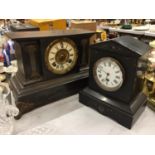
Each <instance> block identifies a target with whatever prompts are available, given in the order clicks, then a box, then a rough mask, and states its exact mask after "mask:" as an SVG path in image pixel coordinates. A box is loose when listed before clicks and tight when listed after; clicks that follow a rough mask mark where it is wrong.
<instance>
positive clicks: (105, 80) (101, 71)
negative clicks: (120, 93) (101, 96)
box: [93, 57, 124, 91]
mask: <svg viewBox="0 0 155 155" xmlns="http://www.w3.org/2000/svg"><path fill="white" fill-rule="evenodd" d="M93 74H94V78H95V81H96V83H97V84H98V86H99V87H100V88H102V89H104V90H106V91H116V90H118V89H119V88H120V87H121V86H122V84H123V81H124V78H123V76H124V70H123V67H122V66H121V64H120V63H119V62H118V61H117V60H116V59H114V58H111V57H103V58H101V59H99V60H98V61H97V62H96V63H95V65H94V68H93Z"/></svg>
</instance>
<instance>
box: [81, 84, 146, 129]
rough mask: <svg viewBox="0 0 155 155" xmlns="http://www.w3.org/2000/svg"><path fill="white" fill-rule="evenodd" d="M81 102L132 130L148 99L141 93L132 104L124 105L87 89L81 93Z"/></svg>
mask: <svg viewBox="0 0 155 155" xmlns="http://www.w3.org/2000/svg"><path fill="white" fill-rule="evenodd" d="M79 101H80V102H81V103H82V104H84V105H86V106H89V107H91V108H93V109H95V110H97V111H98V112H100V113H101V114H103V115H105V116H108V117H110V118H112V119H114V120H115V121H117V122H118V123H120V124H121V125H123V126H125V127H127V128H129V129H130V128H131V127H132V125H133V124H134V122H135V121H136V120H137V119H138V117H139V116H140V114H141V113H142V112H143V110H144V108H145V105H146V101H147V98H146V96H145V95H144V94H143V93H139V94H138V95H137V96H136V97H135V99H134V100H133V101H131V102H130V104H124V103H122V102H117V101H115V100H112V99H110V98H108V97H106V96H103V95H101V94H100V93H98V92H95V91H94V90H92V89H90V88H88V87H87V88H85V89H84V90H82V91H81V92H80V93H79Z"/></svg>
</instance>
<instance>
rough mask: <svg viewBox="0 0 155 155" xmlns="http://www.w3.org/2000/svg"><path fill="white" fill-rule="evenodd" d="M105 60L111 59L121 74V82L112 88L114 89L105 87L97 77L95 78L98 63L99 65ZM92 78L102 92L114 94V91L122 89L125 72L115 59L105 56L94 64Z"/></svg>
mask: <svg viewBox="0 0 155 155" xmlns="http://www.w3.org/2000/svg"><path fill="white" fill-rule="evenodd" d="M105 59H111V60H112V61H114V62H115V63H116V64H117V65H118V66H119V67H120V70H121V72H122V82H121V83H120V84H119V85H118V86H117V87H114V88H109V87H106V86H104V85H103V84H102V83H101V82H100V81H99V79H98V76H97V73H96V69H97V66H98V65H99V63H101V62H102V61H103V60H105ZM93 77H94V79H95V82H96V83H97V86H99V88H101V89H103V90H104V91H108V92H115V91H117V90H119V89H120V88H121V87H122V85H123V83H124V80H125V71H124V68H123V66H122V65H121V63H120V62H119V61H118V60H117V59H116V58H113V57H109V56H107V57H102V58H100V59H98V60H97V61H96V62H95V64H94V66H93Z"/></svg>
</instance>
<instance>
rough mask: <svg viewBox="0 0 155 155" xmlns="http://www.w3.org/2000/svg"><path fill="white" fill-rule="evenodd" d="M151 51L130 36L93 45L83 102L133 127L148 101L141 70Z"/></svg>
mask: <svg viewBox="0 0 155 155" xmlns="http://www.w3.org/2000/svg"><path fill="white" fill-rule="evenodd" d="M148 51H149V46H148V45H146V44H144V43H143V42H141V41H139V40H137V39H135V38H133V37H129V36H123V37H119V38H116V39H112V40H109V41H106V42H102V43H98V44H95V45H92V46H91V50H90V67H89V68H90V71H89V87H87V88H85V89H84V90H82V91H81V92H80V102H82V103H83V104H85V105H87V106H90V107H92V108H94V109H96V110H97V111H99V112H100V113H102V114H104V115H107V116H109V117H111V118H112V119H114V120H116V121H117V122H119V123H120V124H122V125H123V126H125V127H127V128H131V126H132V124H133V123H134V122H135V120H136V119H137V118H138V116H139V115H140V114H141V112H142V111H143V109H144V107H145V103H146V96H145V95H144V94H143V93H142V92H141V89H140V88H141V84H140V79H139V78H138V76H137V73H138V71H139V64H140V58H141V57H142V56H143V55H144V54H145V53H147V52H148Z"/></svg>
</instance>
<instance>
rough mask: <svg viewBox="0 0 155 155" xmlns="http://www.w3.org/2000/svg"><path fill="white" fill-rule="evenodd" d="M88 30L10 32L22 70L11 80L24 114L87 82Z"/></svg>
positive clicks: (67, 94)
mask: <svg viewBox="0 0 155 155" xmlns="http://www.w3.org/2000/svg"><path fill="white" fill-rule="evenodd" d="M94 33H95V32H93V31H86V30H76V29H73V30H54V31H33V32H32V31H31V32H10V33H7V34H6V35H7V36H8V37H9V38H11V39H12V40H14V41H15V50H16V57H17V62H18V72H17V74H16V75H15V76H14V77H13V78H12V79H11V80H10V88H11V89H12V90H13V93H14V96H15V100H16V105H17V107H18V108H19V110H20V115H19V116H18V118H20V116H21V115H22V114H24V113H26V112H28V111H30V110H32V109H34V108H36V107H39V106H41V105H44V104H47V103H50V102H53V101H56V100H58V99H61V98H64V97H67V96H69V95H73V94H75V93H77V92H79V91H80V90H81V89H82V88H84V87H85V86H86V85H87V79H88V57H89V51H88V50H89V39H90V37H91V36H92V35H93V34H94Z"/></svg>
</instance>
